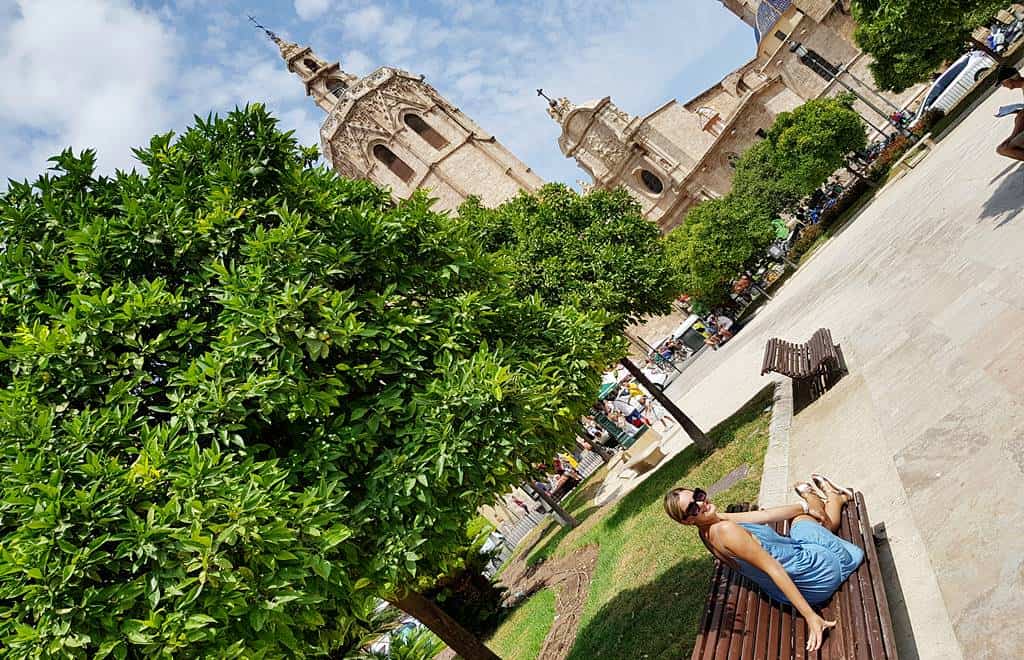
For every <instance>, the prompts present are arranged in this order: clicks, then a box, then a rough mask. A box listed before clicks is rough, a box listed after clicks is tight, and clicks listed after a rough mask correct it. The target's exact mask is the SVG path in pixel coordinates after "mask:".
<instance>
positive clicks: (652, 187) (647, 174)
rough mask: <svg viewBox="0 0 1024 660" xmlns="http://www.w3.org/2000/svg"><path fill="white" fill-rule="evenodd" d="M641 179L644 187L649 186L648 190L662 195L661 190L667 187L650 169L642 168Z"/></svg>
mask: <svg viewBox="0 0 1024 660" xmlns="http://www.w3.org/2000/svg"><path fill="white" fill-rule="evenodd" d="M640 181H642V182H643V184H644V187H645V188H647V190H649V191H650V192H651V193H653V194H655V195H660V194H661V191H663V190H664V189H665V186H664V184H662V182H661V179H659V178H658V176H657V175H656V174H655V173H654V172H651V171H650V170H640Z"/></svg>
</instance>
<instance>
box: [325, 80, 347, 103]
mask: <svg viewBox="0 0 1024 660" xmlns="http://www.w3.org/2000/svg"><path fill="white" fill-rule="evenodd" d="M327 85H328V87H329V89H330V91H331V94H333V95H334V98H336V99H340V98H341V95H342V94H344V93H345V90H346V89H348V85H346V84H345V83H343V82H342V81H340V80H332V81H330V82H329V83H327Z"/></svg>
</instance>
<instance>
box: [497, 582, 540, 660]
mask: <svg viewBox="0 0 1024 660" xmlns="http://www.w3.org/2000/svg"><path fill="white" fill-rule="evenodd" d="M554 620H555V593H554V592H553V591H551V590H550V589H541V590H540V591H538V592H537V593H535V594H533V595H532V596H530V597H529V598H528V599H527V600H526V602H524V603H523V604H522V605H520V606H519V607H517V608H516V610H515V611H514V612H512V614H510V615H509V617H508V619H506V620H505V622H504V623H503V624H502V625H501V627H500V628H498V630H497V631H495V633H494V635H493V636H492V637H491V638H490V639H489V640H487V646H489V647H490V649H491V650H492V651H494V652H495V653H497V654H498V655H499V656H500V657H501V658H503V660H534V659H535V658H536V657H537V656H538V655H539V654H540V649H541V647H542V646H543V645H544V638H545V637H547V636H548V631H549V630H551V623H552V622H553V621H554Z"/></svg>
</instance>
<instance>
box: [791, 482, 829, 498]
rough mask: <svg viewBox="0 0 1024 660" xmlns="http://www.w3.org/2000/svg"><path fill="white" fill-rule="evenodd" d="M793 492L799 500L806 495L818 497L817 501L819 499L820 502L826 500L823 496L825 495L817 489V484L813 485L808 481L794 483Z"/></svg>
mask: <svg viewBox="0 0 1024 660" xmlns="http://www.w3.org/2000/svg"><path fill="white" fill-rule="evenodd" d="M793 490H795V491H796V494H797V495H799V496H800V497H801V498H804V497H806V496H807V495H814V496H816V497H818V499H820V500H821V501H822V502H824V501H825V500H827V499H828V498H827V497H826V496H825V493H823V492H821V490H819V489H818V486H817V484H813V483H811V482H809V481H798V482H796V483H795V484H793Z"/></svg>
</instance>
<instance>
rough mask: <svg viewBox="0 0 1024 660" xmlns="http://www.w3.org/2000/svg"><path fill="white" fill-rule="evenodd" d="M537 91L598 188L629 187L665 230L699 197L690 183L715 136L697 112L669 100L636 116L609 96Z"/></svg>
mask: <svg viewBox="0 0 1024 660" xmlns="http://www.w3.org/2000/svg"><path fill="white" fill-rule="evenodd" d="M537 94H538V95H539V96H543V97H544V98H545V99H547V102H548V114H549V115H550V116H551V118H552V119H554V120H555V121H556V122H558V124H559V126H560V127H561V129H562V134H561V136H560V137H559V138H558V147H559V149H561V151H562V153H563V154H564V155H565V157H566V158H572V159H574V160H575V161H576V163H577V164H578V165H579V166H580V167H581V168H583V169H584V170H585V171H586V172H587V173H588V174H589V175H590V176H592V177H593V179H594V183H593V186H594V187H595V188H602V189H613V188H618V187H623V188H625V189H626V190H628V191H629V192H630V194H631V195H632V196H633V198H634V199H635V200H636V201H637V203H639V205H640V210H641V212H642V213H643V215H644V217H645V218H647V219H648V220H650V221H651V222H654V223H656V224H657V225H658V226H659V227H661V229H662V230H663V231H668V230H670V229H672V228H673V227H675V226H676V225H677V224H678V223H679V221H680V220H681V219H682V213H683V212H684V211H685V210H686V209H687V208H689V207H690V206H692V205H693V204H694V203H695V202H696V201H699V199H700V198H698V197H695V196H694V195H691V194H689V192H688V188H687V186H686V182H687V180H688V178H689V176H690V174H691V173H692V172H693V171H694V169H695V167H696V166H697V164H698V163H699V162H700V160H701V158H702V157H703V154H704V153H705V152H706V151H707V149H708V148H709V147H710V145H711V144H712V143H713V142H714V138H713V137H712V136H711V135H710V134H708V133H706V132H703V131H701V129H700V122H699V119H698V116H697V115H696V114H695V113H692V112H690V111H688V110H687V109H686V108H685V107H684V106H682V105H681V104H679V103H677V102H676V101H669V102H668V103H665V104H664V105H662V106H661V107H660V108H658V109H657V110H655V111H654V112H652V113H650V114H648V115H646V116H633V115H630V114H629V113H627V112H625V111H624V110H622V109H620V108H619V107H618V106H616V105H615V104H614V103H613V102H612V100H611V98H610V97H607V96H606V97H604V98H603V99H600V100H596V101H589V102H587V103H582V104H580V105H575V104H573V103H572V102H570V101H569V99H566V98H559V99H551V98H548V97H547V96H546V95H545V94H544V91H543V90H540V89H538V90H537Z"/></svg>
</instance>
